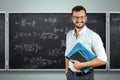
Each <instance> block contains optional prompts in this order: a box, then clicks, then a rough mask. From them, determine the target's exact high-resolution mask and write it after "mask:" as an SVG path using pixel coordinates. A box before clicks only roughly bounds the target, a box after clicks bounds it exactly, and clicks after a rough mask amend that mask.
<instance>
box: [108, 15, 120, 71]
mask: <svg viewBox="0 0 120 80" xmlns="http://www.w3.org/2000/svg"><path fill="white" fill-rule="evenodd" d="M119 50H120V13H110V60H109V61H110V66H109V67H110V70H112V69H113V70H117V69H120V64H119V61H120V51H119Z"/></svg>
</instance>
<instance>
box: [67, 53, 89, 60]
mask: <svg viewBox="0 0 120 80" xmlns="http://www.w3.org/2000/svg"><path fill="white" fill-rule="evenodd" d="M68 59H72V60H77V61H80V62H86V61H87V59H86V57H85V56H84V55H83V54H82V52H81V51H77V52H76V53H75V54H73V55H72V56H71V57H69V58H68Z"/></svg>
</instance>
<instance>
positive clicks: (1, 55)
mask: <svg viewBox="0 0 120 80" xmlns="http://www.w3.org/2000/svg"><path fill="white" fill-rule="evenodd" d="M0 69H5V13H0Z"/></svg>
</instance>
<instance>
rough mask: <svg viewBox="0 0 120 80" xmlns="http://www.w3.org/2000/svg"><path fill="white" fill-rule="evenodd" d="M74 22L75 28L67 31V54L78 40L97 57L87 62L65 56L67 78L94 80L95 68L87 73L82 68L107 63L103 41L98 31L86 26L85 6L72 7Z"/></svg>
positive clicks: (70, 79) (72, 79)
mask: <svg viewBox="0 0 120 80" xmlns="http://www.w3.org/2000/svg"><path fill="white" fill-rule="evenodd" d="M72 22H73V24H74V26H75V28H74V30H71V31H69V32H68V33H67V36H66V51H65V56H66V55H67V53H68V52H69V51H70V50H71V49H72V48H73V47H74V46H75V45H76V44H77V43H78V42H80V43H81V44H83V45H84V46H85V47H86V48H87V49H88V50H89V51H91V52H93V53H94V54H95V55H96V56H97V57H96V58H95V59H93V60H91V61H87V62H79V61H77V60H68V59H67V58H66V57H65V63H66V75H67V79H68V80H94V75H93V69H91V70H90V71H89V72H87V73H84V72H82V69H84V68H88V67H90V68H94V67H98V66H101V65H105V64H106V62H107V56H106V53H105V49H104V47H103V42H102V40H101V38H100V36H99V35H98V34H97V33H95V32H94V31H92V30H90V29H89V28H88V27H87V26H86V22H87V13H86V9H85V8H84V7H83V6H75V7H74V8H73V9H72Z"/></svg>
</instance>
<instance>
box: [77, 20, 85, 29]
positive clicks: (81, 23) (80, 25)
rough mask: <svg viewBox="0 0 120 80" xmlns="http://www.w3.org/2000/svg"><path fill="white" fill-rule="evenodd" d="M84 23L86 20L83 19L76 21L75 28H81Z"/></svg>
mask: <svg viewBox="0 0 120 80" xmlns="http://www.w3.org/2000/svg"><path fill="white" fill-rule="evenodd" d="M85 24H86V22H84V21H81V22H78V21H76V22H75V27H76V28H77V29H82V28H83V27H84V26H85Z"/></svg>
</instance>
